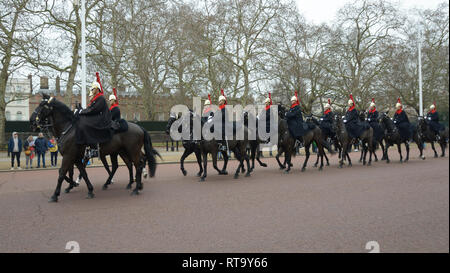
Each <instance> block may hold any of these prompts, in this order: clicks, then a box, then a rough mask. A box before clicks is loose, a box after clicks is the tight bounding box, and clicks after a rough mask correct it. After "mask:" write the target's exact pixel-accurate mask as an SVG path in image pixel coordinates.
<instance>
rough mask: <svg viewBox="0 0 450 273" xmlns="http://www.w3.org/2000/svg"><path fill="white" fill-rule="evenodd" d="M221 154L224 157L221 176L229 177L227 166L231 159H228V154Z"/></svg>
mask: <svg viewBox="0 0 450 273" xmlns="http://www.w3.org/2000/svg"><path fill="white" fill-rule="evenodd" d="M221 153H222V156H223V168H222V171H221V172H220V173H219V174H220V175H228V172H227V165H228V159H229V157H228V154H227V152H224V151H221Z"/></svg>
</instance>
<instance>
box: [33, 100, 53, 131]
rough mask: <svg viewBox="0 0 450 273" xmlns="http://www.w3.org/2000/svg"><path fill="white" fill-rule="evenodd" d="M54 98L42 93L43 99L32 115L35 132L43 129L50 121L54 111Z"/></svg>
mask: <svg viewBox="0 0 450 273" xmlns="http://www.w3.org/2000/svg"><path fill="white" fill-rule="evenodd" d="M53 100H54V98H53V97H50V96H49V95H47V94H43V95H42V101H41V102H40V103H39V105H38V107H36V109H35V110H34V112H33V113H32V114H31V116H30V126H31V129H32V130H33V132H36V131H38V130H41V129H42V128H43V127H44V126H45V125H47V124H48V123H49V120H48V118H49V117H50V115H51V113H52V111H53V106H52V101H53Z"/></svg>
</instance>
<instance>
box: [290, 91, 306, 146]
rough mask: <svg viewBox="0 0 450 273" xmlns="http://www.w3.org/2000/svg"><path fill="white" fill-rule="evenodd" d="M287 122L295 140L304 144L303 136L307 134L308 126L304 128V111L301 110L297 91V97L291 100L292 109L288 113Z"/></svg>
mask: <svg viewBox="0 0 450 273" xmlns="http://www.w3.org/2000/svg"><path fill="white" fill-rule="evenodd" d="M286 121H287V124H288V128H289V132H290V133H291V134H292V136H293V137H294V138H295V139H298V140H300V141H301V142H303V138H302V137H303V136H304V135H305V134H306V132H307V126H304V125H306V124H304V122H303V116H302V111H301V109H300V102H299V100H298V97H297V91H296V92H295V96H293V97H292V98H291V108H290V109H289V111H288V112H287V113H286Z"/></svg>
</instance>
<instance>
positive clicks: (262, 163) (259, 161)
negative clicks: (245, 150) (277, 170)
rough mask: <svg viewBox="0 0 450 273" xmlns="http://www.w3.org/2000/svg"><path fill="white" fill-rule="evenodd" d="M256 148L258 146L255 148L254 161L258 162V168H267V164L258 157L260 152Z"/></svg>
mask: <svg viewBox="0 0 450 273" xmlns="http://www.w3.org/2000/svg"><path fill="white" fill-rule="evenodd" d="M258 147H259V145H258V146H257V148H256V161H258V163H259V166H261V167H264V168H265V167H267V164H266V163H264V162H262V161H261V159H260V156H261V153H262V151H259V149H258Z"/></svg>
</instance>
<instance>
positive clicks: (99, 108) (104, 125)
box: [76, 78, 113, 157]
mask: <svg viewBox="0 0 450 273" xmlns="http://www.w3.org/2000/svg"><path fill="white" fill-rule="evenodd" d="M98 80H99V79H98V78H97V81H95V82H93V83H92V85H91V91H90V93H89V96H90V97H92V98H91V99H90V102H89V104H88V106H87V108H86V109H82V110H80V111H79V112H78V113H77V115H78V116H79V121H78V123H77V131H76V139H77V140H76V144H79V145H88V149H86V153H87V154H88V156H89V157H96V156H98V144H99V143H105V142H108V141H110V140H111V139H112V135H113V133H112V130H111V112H110V111H109V109H108V104H107V103H106V99H105V97H104V96H103V92H102V91H101V89H102V87H101V85H100V83H99V82H98Z"/></svg>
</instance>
